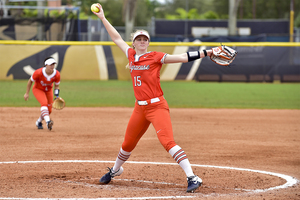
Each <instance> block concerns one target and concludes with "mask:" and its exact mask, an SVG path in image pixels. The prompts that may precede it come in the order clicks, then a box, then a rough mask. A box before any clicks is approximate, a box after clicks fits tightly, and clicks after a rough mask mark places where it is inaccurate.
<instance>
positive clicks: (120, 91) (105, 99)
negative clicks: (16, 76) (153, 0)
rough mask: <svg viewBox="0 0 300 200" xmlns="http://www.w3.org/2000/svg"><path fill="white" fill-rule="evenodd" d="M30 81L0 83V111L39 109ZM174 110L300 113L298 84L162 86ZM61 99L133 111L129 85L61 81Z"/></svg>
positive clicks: (176, 83) (78, 104) (178, 83)
mask: <svg viewBox="0 0 300 200" xmlns="http://www.w3.org/2000/svg"><path fill="white" fill-rule="evenodd" d="M26 85H27V80H22V81H0V94H1V95H0V107H6V106H8V107H13V106H16V107H36V106H37V107H38V106H40V105H39V103H38V102H37V100H36V99H35V98H34V96H33V94H32V90H31V92H30V96H29V100H28V101H24V98H23V96H24V94H25V91H26ZM161 86H162V89H163V91H164V96H165V98H166V99H167V101H168V103H169V106H170V107H173V108H258V109H300V84H299V83H277V84H275V83H216V82H186V81H170V82H162V83H161ZM60 96H61V97H63V98H64V99H65V101H66V106H68V107H108V106H109V107H133V106H134V101H135V98H134V94H133V89H132V84H131V82H130V81H62V82H61V85H60Z"/></svg>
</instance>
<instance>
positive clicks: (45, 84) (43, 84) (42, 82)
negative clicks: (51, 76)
mask: <svg viewBox="0 0 300 200" xmlns="http://www.w3.org/2000/svg"><path fill="white" fill-rule="evenodd" d="M40 83H41V85H42V86H44V87H47V86H51V85H52V83H49V84H47V83H44V81H41V82H40Z"/></svg>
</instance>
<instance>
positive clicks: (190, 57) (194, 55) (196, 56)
mask: <svg viewBox="0 0 300 200" xmlns="http://www.w3.org/2000/svg"><path fill="white" fill-rule="evenodd" d="M187 56H188V62H191V61H194V60H197V59H199V58H200V52H199V51H190V52H187Z"/></svg>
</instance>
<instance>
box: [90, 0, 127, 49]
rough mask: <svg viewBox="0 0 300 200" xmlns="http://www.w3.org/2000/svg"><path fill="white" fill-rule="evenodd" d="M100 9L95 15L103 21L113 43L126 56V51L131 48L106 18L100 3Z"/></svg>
mask: <svg viewBox="0 0 300 200" xmlns="http://www.w3.org/2000/svg"><path fill="white" fill-rule="evenodd" d="M98 8H99V10H100V11H99V12H97V13H96V12H93V13H94V14H95V15H97V17H99V18H100V19H101V21H102V22H103V25H104V26H105V28H106V30H107V32H108V34H109V36H110V37H111V39H112V41H113V42H114V43H115V44H116V45H117V46H118V47H119V48H120V49H121V50H122V51H123V52H124V53H125V54H126V50H127V48H128V47H129V45H128V44H127V43H126V42H125V41H124V40H123V39H122V37H121V35H120V34H119V33H118V31H117V30H116V29H115V28H114V27H113V26H112V25H111V24H110V23H109V21H108V20H107V19H106V18H105V15H104V12H103V9H102V6H101V5H100V4H99V3H98Z"/></svg>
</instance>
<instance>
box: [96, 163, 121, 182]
mask: <svg viewBox="0 0 300 200" xmlns="http://www.w3.org/2000/svg"><path fill="white" fill-rule="evenodd" d="M108 170H109V172H107V173H106V174H105V175H104V176H102V177H101V179H100V180H99V182H100V183H102V184H108V183H109V182H110V181H111V179H112V178H113V177H115V176H120V175H121V174H122V173H123V171H124V169H123V167H120V169H119V170H118V171H116V172H115V171H114V170H113V168H109V167H108Z"/></svg>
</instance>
